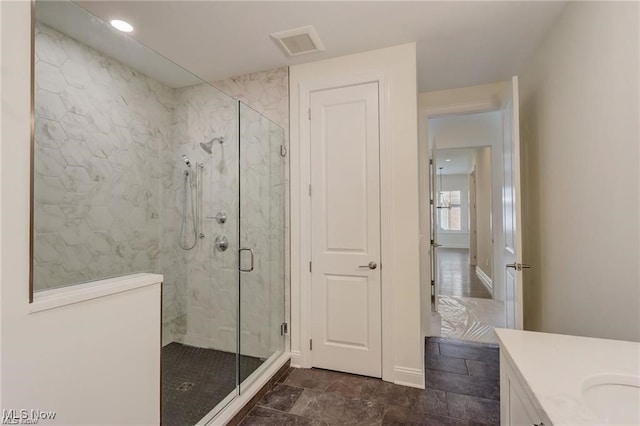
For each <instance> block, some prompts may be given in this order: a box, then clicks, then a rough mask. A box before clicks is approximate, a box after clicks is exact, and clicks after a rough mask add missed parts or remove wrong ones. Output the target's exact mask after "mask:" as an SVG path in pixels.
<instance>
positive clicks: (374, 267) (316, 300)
mask: <svg viewBox="0 0 640 426" xmlns="http://www.w3.org/2000/svg"><path fill="white" fill-rule="evenodd" d="M310 105H311V109H310V120H311V123H310V129H311V187H310V188H309V189H310V191H309V192H310V195H311V251H312V259H311V261H312V264H311V265H310V267H311V269H312V272H311V287H312V289H311V295H312V333H311V336H312V339H311V341H310V342H309V344H310V348H311V359H312V361H311V363H312V366H314V367H320V368H326V369H330V370H337V371H345V372H349V373H354V374H361V375H366V376H372V377H382V344H381V340H382V324H381V301H380V294H381V290H380V267H381V265H380V154H379V150H380V138H379V125H378V119H379V117H378V115H379V114H378V83H367V84H359V85H354V86H348V87H341V88H335V89H329V90H322V91H317V92H312V93H311V95H310Z"/></svg>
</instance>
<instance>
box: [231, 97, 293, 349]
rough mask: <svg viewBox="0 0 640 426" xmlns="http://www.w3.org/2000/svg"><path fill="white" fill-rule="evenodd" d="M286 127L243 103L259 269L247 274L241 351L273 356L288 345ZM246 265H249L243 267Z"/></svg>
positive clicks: (250, 222)
mask: <svg viewBox="0 0 640 426" xmlns="http://www.w3.org/2000/svg"><path fill="white" fill-rule="evenodd" d="M283 143H284V130H283V129H282V128H281V127H279V126H278V125H276V124H275V123H273V122H272V121H271V120H269V119H267V118H266V117H265V116H263V115H261V114H259V113H257V112H256V111H254V110H252V109H251V108H249V107H246V106H245V105H241V106H240V145H241V150H240V153H241V155H240V170H241V173H240V185H241V197H240V219H241V232H240V239H241V245H242V246H243V247H251V248H252V250H253V251H254V258H255V265H254V266H255V269H254V271H253V272H251V273H241V274H240V275H241V281H240V283H241V284H240V288H241V308H240V309H241V313H242V314H241V316H240V331H241V340H240V350H241V353H243V354H248V355H252V356H257V357H261V358H267V357H269V355H271V354H272V353H274V352H276V351H277V350H278V349H282V348H281V345H282V341H281V337H280V333H279V331H280V323H281V322H282V321H283V319H284V296H285V295H284V286H283V285H282V283H283V282H284V191H283V189H284V188H283V185H284V184H283V182H284V179H283V170H284V159H283V158H282V157H281V156H280V146H281V145H282V144H283ZM243 267H244V265H243Z"/></svg>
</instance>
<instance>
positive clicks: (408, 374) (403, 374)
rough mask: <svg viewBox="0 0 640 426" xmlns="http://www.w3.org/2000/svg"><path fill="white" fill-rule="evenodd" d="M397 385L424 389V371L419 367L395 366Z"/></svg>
mask: <svg viewBox="0 0 640 426" xmlns="http://www.w3.org/2000/svg"><path fill="white" fill-rule="evenodd" d="M393 374H394V376H395V377H394V381H393V383H395V384H396V385H401V386H409V387H412V388H418V389H424V373H423V372H422V370H420V369H418V368H408V367H393Z"/></svg>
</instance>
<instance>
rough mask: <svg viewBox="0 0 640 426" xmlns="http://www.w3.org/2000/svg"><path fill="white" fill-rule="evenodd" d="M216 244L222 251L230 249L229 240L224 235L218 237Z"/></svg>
mask: <svg viewBox="0 0 640 426" xmlns="http://www.w3.org/2000/svg"><path fill="white" fill-rule="evenodd" d="M214 244H215V246H216V248H217V249H218V250H220V251H225V250H226V249H228V248H229V240H228V239H227V237H225V236H224V235H220V236H218V237H216V241H215V242H214Z"/></svg>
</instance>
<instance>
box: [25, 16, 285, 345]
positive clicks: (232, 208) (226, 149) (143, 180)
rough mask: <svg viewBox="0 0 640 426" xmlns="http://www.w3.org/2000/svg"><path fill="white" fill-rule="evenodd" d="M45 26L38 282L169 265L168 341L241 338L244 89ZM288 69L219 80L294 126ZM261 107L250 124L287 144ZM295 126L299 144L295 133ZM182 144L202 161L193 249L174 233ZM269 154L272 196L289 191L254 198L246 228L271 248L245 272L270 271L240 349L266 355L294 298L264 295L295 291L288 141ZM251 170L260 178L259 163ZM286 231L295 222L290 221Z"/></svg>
mask: <svg viewBox="0 0 640 426" xmlns="http://www.w3.org/2000/svg"><path fill="white" fill-rule="evenodd" d="M36 32H37V42H36V54H37V58H36V60H37V64H36V76H37V82H38V87H37V93H36V96H37V101H36V105H37V109H36V133H35V136H36V150H37V153H38V154H37V156H36V164H35V188H36V192H35V194H34V196H35V200H36V203H35V205H36V210H35V215H36V225H37V226H36V229H35V245H34V248H35V257H34V262H35V282H36V290H43V289H46V288H53V287H57V286H61V285H66V284H70V283H76V282H82V281H89V280H93V279H98V278H104V277H107V276H113V275H120V274H125V273H130V272H139V271H158V272H160V273H163V274H164V275H165V282H164V284H163V343H169V342H171V341H178V342H184V343H187V344H193V345H196V346H203V347H213V348H216V349H220V350H225V351H231V352H233V351H235V350H236V344H237V338H236V329H237V326H238V324H237V304H236V300H237V297H238V295H237V283H238V279H239V276H238V270H237V248H238V246H239V241H238V220H237V215H238V208H239V205H238V140H239V135H238V104H237V102H236V101H235V100H233V99H231V98H229V97H227V96H225V95H224V94H223V93H220V92H218V91H217V90H216V89H214V88H212V87H211V86H209V85H206V84H203V85H198V86H193V87H188V88H183V89H171V88H168V87H166V86H164V85H162V84H160V83H158V82H156V81H154V80H152V79H150V78H148V77H146V76H144V75H142V74H140V73H139V72H137V71H135V70H132V69H131V68H129V67H127V66H126V65H123V64H121V63H119V62H117V61H115V60H113V59H111V58H106V57H104V56H103V55H101V54H100V53H99V52H97V51H95V50H93V49H91V48H89V47H87V46H85V45H83V44H81V43H79V42H77V41H75V40H73V39H71V38H69V37H67V36H66V35H64V34H62V33H59V32H57V31H55V30H53V29H51V28H49V27H47V26H44V25H41V24H37V28H36ZM287 77H288V71H287V69H286V68H283V69H279V70H274V71H269V72H265V73H256V74H252V75H250V76H248V77H238V78H234V79H229V80H225V81H223V82H217V83H216V85H217V86H218V87H220V88H222V89H224V90H228V91H229V92H230V93H231V94H232V95H234V96H236V97H238V98H240V99H243V100H245V101H246V102H248V103H249V104H250V105H252V106H254V107H256V108H257V109H258V110H259V112H261V113H265V114H269V116H270V118H271V119H273V120H274V121H276V122H277V123H278V124H279V125H280V126H282V127H283V128H284V129H285V130H284V131H285V132H286V131H288V78H287ZM256 120H257V122H259V123H261V124H259V125H258V126H257V127H255V126H254V127H253V129H250V128H251V125H250V124H249V123H247V126H246V129H245V130H246V131H247V137H248V138H250V137H258V136H259V138H261V139H262V140H263V142H262V143H264V144H269V143H271V144H276V146H279V144H281V143H282V142H279V141H282V139H283V135H282V129H280V130H278V128H277V127H276V126H273V125H272V124H271V123H269V122H268V120H265V119H264V118H261V117H259V116H257V115H256ZM269 126H271V127H269ZM252 132H253V133H252ZM221 136H222V137H224V139H225V143H224V144H221V145H220V144H214V146H213V147H212V151H213V152H212V154H211V155H209V154H207V153H205V152H204V151H203V150H202V149H201V148H200V146H199V144H200V142H206V141H209V140H211V139H212V138H213V137H221ZM243 139H244V137H243ZM276 139H277V141H276ZM284 139H285V142H284V143H285V144H286V145H288V143H287V141H288V137H287V136H285V138H284ZM250 151H251V150H249V151H247V152H248V153H249V152H250ZM183 154H184V155H187V156H188V157H189V158H190V159H191V161H192V163H193V164H197V163H202V164H203V165H204V168H203V170H202V185H201V188H202V200H203V205H202V220H201V224H200V225H201V231H202V233H203V234H204V236H205V238H204V239H203V240H200V241H199V242H198V245H197V246H196V247H195V248H194V249H193V250H189V251H185V250H182V249H181V248H179V246H178V244H177V241H178V238H179V233H180V218H181V212H182V195H183V193H184V181H183V176H184V175H183V173H184V169H185V168H184V165H183V163H182V161H181V156H182V155H183ZM263 154H264V155H267V154H266V152H265V153H259V154H258V153H257V152H254V157H247V159H246V160H247V161H249V162H251V161H257V162H258V163H260V161H263V159H261V158H258V157H260V156H261V155H263ZM256 155H257V156H256ZM271 155H273V156H274V157H273V158H271V159H268V158H265V159H264V161H265V162H271V163H273V164H277V167H272V168H271V169H270V171H269V172H268V173H271V175H269V174H268V173H267V171H266V169H256V170H255V171H254V172H256V173H258V172H259V173H261V174H262V173H267V174H266V175H264V176H263V178H264V179H265V182H271V183H273V184H275V183H276V182H277V181H280V184H279V185H276V187H274V188H270V191H271V193H270V195H269V196H268V197H267V198H271V200H272V201H273V200H274V199H277V200H279V201H277V202H272V203H271V204H269V205H267V204H265V205H264V206H261V207H259V208H257V210H254V213H256V216H257V217H268V220H267V221H266V222H261V226H257V225H256V226H253V225H250V226H249V228H248V229H247V230H245V231H246V232H245V233H244V234H243V235H248V234H249V233H250V232H252V231H255V234H256V235H259V237H256V241H254V242H253V243H255V244H256V250H257V251H260V252H261V253H264V254H267V253H268V256H266V257H265V258H264V262H266V264H267V265H266V266H265V267H261V268H260V269H259V270H258V268H256V272H257V273H256V274H253V275H252V276H251V277H249V278H247V277H243V278H245V279H246V280H247V286H248V285H249V283H251V282H256V283H259V284H258V285H255V286H253V287H251V288H252V290H246V291H245V293H243V296H244V299H243V300H244V303H245V304H244V305H243V306H244V311H243V313H244V314H246V315H245V316H243V321H242V324H241V329H242V338H243V342H244V343H243V353H245V354H248V355H254V356H259V357H266V356H268V355H269V354H270V353H271V352H273V351H274V350H276V349H278V348H279V341H280V340H279V339H280V336H279V333H277V326H278V324H279V322H280V321H281V317H282V311H284V308H282V310H280V311H278V312H276V313H274V312H273V311H268V310H267V309H266V307H267V306H268V303H269V302H270V301H277V300H280V301H282V299H283V298H284V296H285V295H284V294H283V293H284V286H283V284H282V283H283V279H285V280H286V281H287V285H288V273H287V272H286V271H288V266H287V267H286V268H285V269H284V270H283V268H282V264H283V262H286V259H288V244H284V241H288V236H283V235H282V229H283V227H285V226H286V223H287V221H286V220H285V216H284V211H285V210H284V209H288V207H287V205H286V204H285V206H283V205H282V202H284V203H288V194H287V193H286V192H285V191H287V188H288V167H285V166H286V162H283V161H282V159H281V158H279V156H278V151H277V150H272V151H271ZM276 160H277V161H276ZM243 161H244V160H243ZM242 166H243V167H248V166H250V165H249V164H248V163H246V162H243V165H242ZM252 173H253V172H251V171H250V172H248V173H246V174H245V176H246V177H247V178H248V177H250V176H251V174H252ZM253 180H254V181H256V182H258V181H262V179H260V178H257V175H255V178H254V179H253ZM245 189H247V188H245ZM267 189H268V188H267V187H260V185H259V184H257V185H256V187H255V188H253V189H252V190H251V189H250V190H249V191H248V192H246V193H245V194H243V196H244V197H245V199H246V200H247V202H249V203H250V204H251V205H255V206H260V203H264V202H265V200H261V199H260V197H261V196H262V197H263V198H265V194H266V193H265V192H264V191H266V190H267ZM247 197H248V198H247ZM253 198H255V200H254V201H249V200H252V199H253ZM247 209H248V207H247ZM218 211H225V212H226V213H227V216H228V218H229V219H228V221H227V222H226V223H225V224H219V223H217V222H216V221H215V220H212V219H208V218H207V216H209V217H211V216H215V214H216V213H217V212H218ZM247 211H249V210H247ZM267 223H268V225H266V224H267ZM243 225H244V224H243ZM285 232H286V233H287V235H288V229H285ZM218 235H225V236H227V238H228V239H229V242H230V249H229V250H227V251H226V252H220V251H218V250H216V249H215V248H214V245H213V243H214V239H215V237H216V236H218ZM191 238H192V237H191ZM260 239H261V240H260ZM258 240H260V241H258ZM269 244H270V245H269ZM283 249H284V250H285V252H283ZM283 256H284V260H283ZM276 265H279V266H280V267H279V268H278V267H276ZM258 271H259V272H258ZM283 274H284V278H283ZM247 303H248V304H249V305H247ZM287 303H288V302H287ZM254 308H255V311H253V310H252V309H254ZM267 324H268V325H267Z"/></svg>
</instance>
